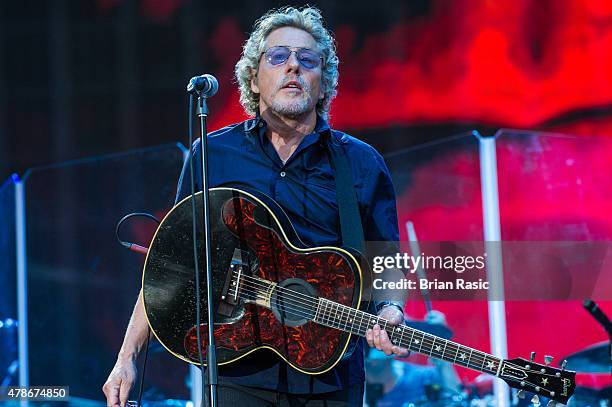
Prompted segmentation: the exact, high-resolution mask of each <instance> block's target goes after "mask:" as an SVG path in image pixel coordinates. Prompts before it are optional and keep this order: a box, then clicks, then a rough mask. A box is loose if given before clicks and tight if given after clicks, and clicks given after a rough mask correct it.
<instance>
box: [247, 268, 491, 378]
mask: <svg viewBox="0 0 612 407" xmlns="http://www.w3.org/2000/svg"><path fill="white" fill-rule="evenodd" d="M242 277H244V279H245V280H247V279H248V280H249V281H250V282H251V283H253V284H254V286H255V288H262V289H270V286H269V285H268V284H266V283H264V282H261V281H260V280H259V279H258V278H255V277H252V276H248V275H243V276H242ZM274 288H276V289H278V290H279V291H281V290H283V291H286V296H287V297H289V296H290V295H291V296H292V297H293V298H294V299H295V300H296V302H298V303H299V302H302V303H304V304H307V305H311V306H312V307H313V308H314V306H315V304H317V305H318V301H317V300H316V299H315V298H314V297H311V296H309V295H306V294H303V293H300V292H297V291H294V290H291V289H288V288H285V287H280V286H276V287H274ZM236 289H237V288H236ZM256 294H257V292H256ZM263 299H266V297H265V294H264V298H263ZM304 300H306V301H304ZM308 301H309V302H310V304H309V303H308ZM338 305H341V306H342V307H346V306H344V305H342V304H338ZM289 307H290V304H287V305H286V306H284V309H285V311H288V310H289ZM346 308H349V309H351V310H352V309H353V308H350V307H346ZM301 311H303V312H302V314H301V315H299V316H302V317H304V318H309V317H310V314H309V313H308V309H307V310H306V311H305V312H304V310H303V309H302V310H301ZM294 314H295V313H294ZM340 314H341V316H340V317H338V316H337V313H336V318H334V317H333V316H332V315H331V314H328V316H329V317H328V318H327V319H328V320H327V321H326V322H327V323H328V324H330V323H332V321H333V320H334V319H335V320H338V319H340V321H339V323H338V326H340V325H341V324H342V323H343V325H344V326H345V329H347V330H350V331H351V333H353V330H352V329H349V324H348V322H349V321H342V320H341V319H342V318H343V317H342V311H341V312H340ZM367 315H368V319H369V318H370V317H373V318H374V317H375V318H376V319H378V320H382V323H384V324H385V326H386V325H387V324H388V321H387V320H385V319H384V318H380V317H377V316H373V315H370V314H367ZM362 323H363V316H362V321H361V322H360V324H359V328H361V329H363V326H362ZM379 324H381V323H380V322H379ZM352 325H353V326H354V324H352ZM332 327H334V326H333V325H332ZM368 327H369V325H368ZM402 329H403V330H405V328H402ZM385 330H386V328H385ZM414 332H418V333H420V334H421V336H422V338H421V340H422V341H423V343H421V346H419V350H418V351H417V352H419V353H424V354H427V353H429V355H430V356H432V357H436V356H434V352H435V350H434V348H433V345H434V344H435V341H436V340H441V341H444V343H445V350H444V352H442V353H441V354H440V355H438V357H439V358H440V359H442V360H444V356H445V353H446V348H449V345H451V347H450V348H449V349H451V350H452V347H455V358H454V359H453V363H456V364H461V363H463V364H465V366H467V367H470V365H474V366H476V365H477V364H480V366H481V367H480V370H485V368H484V365H485V363H486V361H487V359H490V360H489V361H494V362H495V363H497V364H499V363H501V362H500V360H499V359H498V358H496V357H494V356H491V355H488V354H486V353H484V352H482V351H479V350H477V349H473V348H469V347H466V346H463V345H460V344H457V343H455V342H452V341H448V340H446V339H444V338H439V337H436V336H435V335H431V334H428V333H426V332H422V331H418V330H413V334H412V337H413V336H414ZM403 333H404V332H402V333H401V338H402V339H403ZM357 334H359V335H363V334H362V333H361V332H359V331H358V332H357ZM412 337H411V338H412ZM430 337H431V338H430ZM402 339H400V344H401V341H402ZM432 339H433V340H432ZM423 345H426V346H427V347H429V349H430V352H422V347H423ZM406 347H407V348H409V349H411V347H410V344H408V345H407V346H406ZM462 348H465V349H467V350H469V351H470V353H471V354H470V356H469V357H468V361H467V362H466V361H457V358H458V357H459V353H460V350H461V349H462ZM411 350H412V349H411ZM474 352H476V353H474ZM481 355H482V356H481ZM483 356H484V357H483ZM449 358H450V356H449ZM491 359H493V360H491ZM488 370H490V371H491V372H494V371H496V370H495V369H492V368H489V369H488Z"/></svg>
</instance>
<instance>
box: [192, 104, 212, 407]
mask: <svg viewBox="0 0 612 407" xmlns="http://www.w3.org/2000/svg"><path fill="white" fill-rule="evenodd" d="M194 98H195V95H194V94H190V95H189V146H190V152H191V146H193V100H194ZM193 158H194V157H193V152H191V156H190V157H189V171H190V174H191V177H190V178H191V221H192V222H191V225H192V230H191V231H192V235H193V239H192V240H193V262H194V268H195V291H196V339H197V341H198V358H199V362H200V371H201V372H202V388H201V392H202V396H201V399H200V405H203V401H204V395H205V394H206V386H205V380H204V355H202V338H201V334H200V325H201V323H202V315H201V312H202V310H201V299H200V273H199V270H200V267H199V262H198V245H197V227H196V220H197V213H196V208H195V182H194V178H195V173H194V171H193ZM202 194H204V191H202ZM204 233H206V232H204ZM208 329H211V328H210V327H208ZM192 386H193V383H192Z"/></svg>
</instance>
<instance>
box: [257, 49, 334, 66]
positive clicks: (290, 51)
mask: <svg viewBox="0 0 612 407" xmlns="http://www.w3.org/2000/svg"><path fill="white" fill-rule="evenodd" d="M273 48H284V49H287V50H289V55H288V56H287V59H285V60H284V61H283V62H281V63H280V64H276V65H274V64H273V63H272V62H271V61H270V59H271V58H270V57H269V56H268V55H266V54H267V53H268V51H270V50H271V49H273ZM300 51H310V52H312V53H314V54H316V55H317V56H318V57H319V60H320V61H321V62H320V63H319V64H318V65H317V66H315V67H312V68H309V67H307V66H305V65H304V63H303V62H302V61H301V60H300V57H299V55H298V52H300ZM294 52H295V57H296V59H297V61H298V62H299V64H300V65H301V66H302V68H304V69H308V70H313V69H317V68H318V67H322V66H323V62H324V61H323V56H322V55H321V54H320V53H319V52H317V51H315V50H312V49H310V48H305V47H290V46H288V45H275V46H273V47H270V48H268V49H266V50H265V51H263V52H262V53H261V55H266V61H267V62H268V63H269V64H270V65H271V66H281V65H284V64H286V63H287V61H289V58H291V54H293V53H294ZM261 55H260V57H261Z"/></svg>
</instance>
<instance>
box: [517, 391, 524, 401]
mask: <svg viewBox="0 0 612 407" xmlns="http://www.w3.org/2000/svg"><path fill="white" fill-rule="evenodd" d="M516 395H517V397H518V398H520V399H524V398H525V390H519V391H518V392H517V393H516Z"/></svg>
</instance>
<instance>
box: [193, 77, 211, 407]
mask: <svg viewBox="0 0 612 407" xmlns="http://www.w3.org/2000/svg"><path fill="white" fill-rule="evenodd" d="M195 79H197V78H193V79H192V80H191V81H190V83H189V85H188V87H187V91H188V92H189V93H191V95H190V97H191V98H194V97H195V96H194V93H195V94H197V95H198V100H197V107H196V115H197V116H198V117H199V118H200V148H201V152H202V157H201V160H202V166H201V167H200V168H199V170H200V171H201V175H202V215H203V216H202V226H203V235H204V251H205V260H206V299H207V315H208V319H207V324H208V344H207V347H206V358H207V359H206V364H207V370H206V373H207V377H208V385H207V387H208V392H207V394H208V405H209V406H210V407H217V405H218V399H217V386H218V366H217V365H218V363H217V346H216V344H215V336H214V319H213V312H214V311H213V289H212V287H213V285H212V255H211V245H212V242H211V232H210V209H209V207H210V201H209V190H208V189H209V186H208V185H209V183H208V149H207V137H206V117H207V116H208V106H207V104H206V99H207V98H208V96H212V94H214V93H215V92H216V90H215V91H214V92H213V93H212V94H210V92H207V91H204V90H202V89H201V88H198V87H196V86H194V84H195V82H194V80H195ZM192 100H193V99H192ZM189 114H190V115H191V114H193V112H191V111H190V112H189ZM190 117H191V116H190ZM190 123H191V119H190ZM190 131H191V125H190ZM192 183H193V176H192ZM192 185H193V184H192ZM193 205H194V206H195V201H194V202H193ZM194 215H195V212H194ZM194 219H195V218H194ZM194 222H195V220H194ZM194 228H195V224H194ZM194 230H195V229H194ZM195 237H196V236H195V235H194V239H195ZM195 245H196V244H195V243H194V246H195ZM198 263H199V262H198V261H197V255H196V259H195V265H196V270H195V278H196V302H197V303H196V309H197V315H198V316H197V319H198V320H197V324H198V329H197V331H196V332H197V340H198V349H200V352H199V353H200V368H201V369H203V367H204V366H203V360H202V352H201V343H202V341H201V338H200V306H201V302H200V290H199V269H198ZM202 396H204V394H202Z"/></svg>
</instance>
